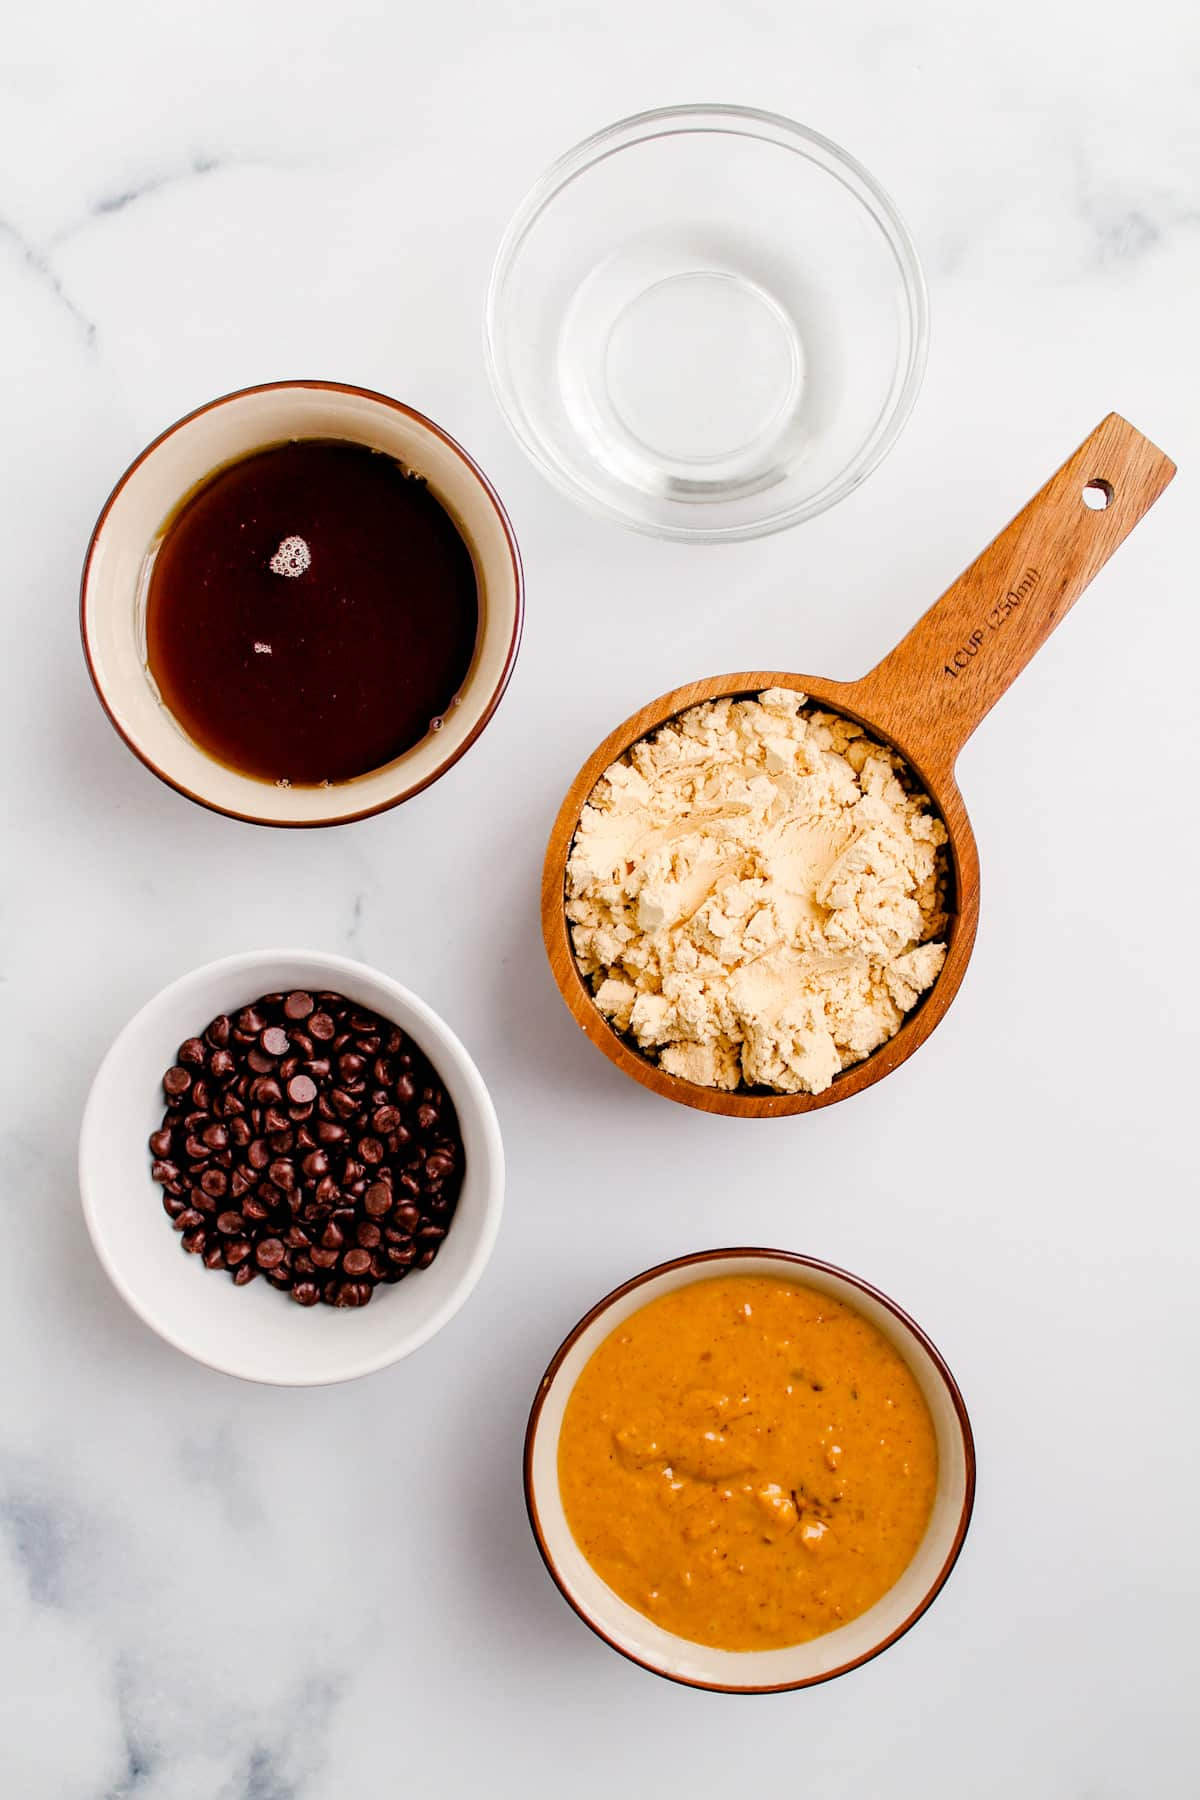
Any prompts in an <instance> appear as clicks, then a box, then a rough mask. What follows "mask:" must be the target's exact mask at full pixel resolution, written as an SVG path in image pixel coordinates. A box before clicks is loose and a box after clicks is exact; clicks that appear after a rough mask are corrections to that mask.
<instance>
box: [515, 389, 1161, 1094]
mask: <svg viewBox="0 0 1200 1800" xmlns="http://www.w3.org/2000/svg"><path fill="white" fill-rule="evenodd" d="M1174 473H1175V466H1174V464H1173V463H1172V462H1170V461H1169V459H1168V458H1167V457H1165V456H1164V455H1163V454H1162V452H1161V451H1160V450H1158V449H1156V447H1155V446H1154V445H1153V444H1152V443H1151V442H1150V441H1149V439H1148V438H1144V437H1143V436H1142V435H1141V433H1140V432H1137V431H1135V430H1134V428H1133V426H1132V425H1129V424H1128V423H1127V422H1126V421H1125V420H1124V419H1122V418H1119V417H1118V416H1117V414H1115V413H1110V414H1109V416H1108V417H1107V418H1106V419H1105V420H1104V421H1103V423H1102V424H1101V425H1099V426H1098V427H1097V428H1096V430H1095V431H1094V432H1092V434H1091V436H1090V437H1088V438H1087V439H1085V441H1084V442H1083V443H1082V444H1081V445H1080V447H1079V449H1078V450H1077V451H1076V452H1075V453H1074V455H1073V456H1071V457H1069V458H1068V459H1067V461H1066V462H1065V463H1064V464H1063V465H1062V467H1061V468H1060V469H1059V470H1058V471H1057V472H1056V473H1055V474H1054V475H1052V476H1051V478H1050V480H1049V481H1048V482H1047V483H1046V485H1045V487H1043V488H1042V489H1041V491H1040V492H1039V493H1038V494H1037V495H1036V496H1035V497H1034V498H1033V499H1032V500H1031V501H1030V502H1029V505H1028V506H1026V507H1025V508H1024V509H1023V511H1022V512H1020V513H1019V514H1018V515H1017V517H1016V518H1015V519H1014V520H1013V521H1012V523H1011V524H1010V525H1008V526H1007V527H1006V528H1005V529H1004V530H1003V531H1002V532H1001V533H1000V535H999V536H998V537H996V538H994V539H993V540H992V542H991V543H990V544H989V545H988V547H987V549H986V550H985V551H984V552H983V554H982V555H981V556H979V557H977V558H976V560H975V561H974V562H973V563H972V564H971V566H970V568H968V569H966V570H965V571H964V572H963V574H962V575H960V576H959V578H958V580H957V581H955V582H953V583H952V584H951V586H950V587H949V588H947V589H946V592H945V593H944V594H943V595H942V596H941V598H940V599H939V600H937V601H935V603H934V604H933V606H931V607H930V609H929V611H928V612H926V613H925V614H924V615H923V616H922V617H921V618H920V619H919V620H918V621H917V623H916V625H914V627H913V629H912V630H911V631H910V632H909V633H908V635H907V637H905V638H904V639H903V640H902V641H901V642H900V643H899V644H898V645H897V646H896V648H895V649H894V650H893V651H892V652H891V654H890V655H888V656H886V657H884V659H883V661H882V662H881V663H879V664H877V666H876V667H875V668H874V669H872V670H871V671H870V673H869V674H867V675H865V676H863V677H862V678H861V679H860V680H858V681H850V682H840V681H826V680H824V679H822V678H821V677H820V676H814V675H799V674H795V673H789V672H786V671H780V670H778V669H753V670H743V671H741V672H740V673H737V674H731V675H714V676H710V677H709V678H708V679H706V680H704V681H693V682H689V683H688V684H687V685H686V686H684V687H679V688H675V689H673V690H672V692H671V693H669V694H663V695H662V696H660V698H659V699H657V700H653V701H651V702H650V704H649V705H648V706H644V707H642V708H641V710H640V711H639V712H636V713H634V714H633V716H632V717H631V718H628V719H626V720H625V721H624V723H623V724H621V725H619V726H618V727H617V729H616V730H615V731H613V732H611V733H610V734H609V736H608V737H607V738H605V740H604V742H603V743H602V744H600V745H598V746H597V748H596V750H595V751H594V752H593V754H592V755H591V756H590V757H589V758H588V760H587V762H586V763H585V764H584V766H583V768H582V769H581V770H580V771H579V774H578V775H577V776H576V777H575V780H574V781H573V782H572V784H571V787H570V789H569V790H568V793H567V795H566V798H565V799H564V801H563V803H562V806H561V808H560V809H559V813H558V816H557V818H556V819H555V821H554V826H553V829H552V831H551V833H550V842H549V845H548V846H547V850H546V860H545V864H544V867H543V872H542V933H543V937H544V939H545V944H546V951H547V955H548V956H549V959H550V967H551V969H552V971H553V974H554V979H555V981H556V982H557V983H558V987H559V990H560V992H561V993H562V996H563V998H564V1000H565V1001H566V1003H567V1005H568V1006H569V1007H570V1009H571V1012H572V1014H573V1016H574V1018H575V1020H576V1021H577V1023H578V1024H579V1026H580V1029H581V1030H582V1031H583V1032H584V1034H585V1036H586V1037H588V1038H590V1039H591V1041H592V1042H593V1043H594V1044H596V1045H597V1047H598V1048H599V1049H601V1050H603V1052H604V1054H605V1055H606V1056H607V1057H608V1058H609V1060H610V1061H612V1062H614V1063H615V1064H616V1065H617V1067H618V1068H619V1069H622V1070H623V1071H624V1073H625V1074H627V1075H631V1076H632V1077H633V1079H634V1080H635V1081H639V1082H641V1083H642V1085H643V1086H644V1087H648V1088H650V1089H651V1090H652V1091H653V1092H654V1093H657V1094H663V1095H665V1096H666V1097H667V1098H668V1099H671V1100H676V1101H679V1102H681V1103H682V1104H683V1105H685V1106H692V1107H696V1108H698V1109H699V1110H700V1111H703V1112H713V1113H724V1114H728V1115H729V1116H731V1117H735V1118H777V1117H783V1116H787V1115H790V1114H792V1113H799V1112H812V1111H815V1110H817V1109H818V1108H820V1107H823V1106H830V1105H833V1104H834V1103H835V1102H837V1101H839V1100H846V1099H848V1098H849V1097H850V1095H851V1094H857V1093H861V1092H862V1090H863V1089H864V1088H866V1087H870V1086H871V1085H872V1084H873V1083H874V1082H876V1081H879V1080H881V1079H882V1078H883V1076H885V1075H887V1074H890V1073H891V1071H892V1070H893V1069H895V1068H897V1067H898V1066H899V1065H900V1063H902V1062H904V1061H906V1060H907V1058H908V1057H910V1056H911V1055H912V1054H913V1052H914V1051H915V1050H917V1049H919V1047H920V1046H921V1044H923V1043H924V1042H925V1040H926V1038H927V1037H928V1036H929V1034H930V1032H932V1031H933V1029H934V1028H935V1026H936V1025H938V1024H939V1022H940V1021H941V1020H942V1019H943V1018H944V1017H945V1014H946V1011H947V1009H948V1007H949V1006H950V1003H951V1001H952V1000H953V999H954V996H955V994H956V993H957V992H958V989H959V986H960V984H961V982H962V978H963V976H964V974H965V973H966V968H967V963H968V961H969V959H970V955H971V948H972V946H973V944H974V942H975V931H976V927H977V924H978V920H979V857H978V852H977V850H976V847H975V837H974V833H973V832H972V830H971V824H970V820H969V819H968V817H967V812H966V807H965V806H964V804H963V800H962V796H961V795H960V794H959V791H958V787H957V784H956V783H955V780H954V764H955V761H956V759H957V756H958V752H959V750H960V749H961V748H962V746H963V744H964V743H965V742H966V740H967V738H968V737H969V736H970V734H971V732H972V731H973V730H974V729H975V726H976V725H977V724H978V723H979V721H980V720H981V719H982V718H983V717H984V715H985V714H986V713H987V712H989V711H990V710H991V708H992V707H993V706H994V705H995V703H996V701H997V700H998V699H999V698H1000V695H1001V694H1002V693H1003V692H1004V690H1005V689H1006V688H1007V687H1008V686H1009V684H1010V683H1011V682H1012V681H1014V680H1015V679H1016V677H1017V676H1018V675H1019V674H1020V672H1021V670H1022V669H1023V668H1024V667H1025V664H1026V663H1027V662H1028V661H1029V659H1030V657H1031V656H1033V655H1034V653H1035V652H1036V651H1037V650H1038V649H1039V648H1040V647H1041V645H1042V644H1043V643H1045V641H1046V639H1047V638H1048V637H1049V635H1050V633H1051V632H1052V631H1053V630H1054V627H1055V626H1056V625H1057V624H1058V623H1059V621H1060V620H1061V619H1062V618H1064V617H1065V615H1066V613H1067V612H1068V611H1069V610H1070V608H1071V607H1072V606H1073V605H1074V603H1075V601H1076V600H1077V599H1078V598H1079V596H1080V594H1081V593H1082V592H1083V590H1084V588H1085V587H1087V585H1088V583H1089V582H1090V581H1091V579H1092V577H1093V576H1094V575H1095V574H1096V573H1097V571H1098V570H1099V569H1101V568H1102V567H1103V566H1104V564H1105V563H1106V562H1107V561H1108V559H1109V557H1110V556H1111V555H1112V553H1113V551H1114V550H1115V549H1116V548H1117V546H1118V545H1119V544H1120V543H1121V542H1122V541H1123V540H1124V538H1125V537H1127V536H1128V534H1129V532H1130V531H1132V530H1133V527H1134V526H1135V525H1136V524H1137V523H1138V521H1139V519H1141V518H1142V517H1143V516H1144V514H1145V513H1146V512H1147V511H1148V510H1149V509H1150V507H1151V506H1152V505H1153V504H1154V502H1155V500H1157V499H1158V497H1159V495H1160V494H1161V493H1162V491H1163V489H1164V488H1165V487H1166V485H1167V483H1168V482H1169V481H1170V480H1171V477H1172V476H1173V475H1174ZM1089 483H1098V484H1103V488H1102V489H1100V490H1098V491H1102V492H1105V493H1106V495H1110V496H1111V497H1109V498H1108V504H1107V505H1106V506H1104V507H1103V508H1102V509H1099V510H1092V509H1091V508H1090V507H1089V506H1088V505H1087V504H1086V503H1085V501H1084V498H1083V494H1084V489H1085V487H1087V486H1088V484H1089ZM768 687H786V688H796V689H799V690H800V691H801V692H803V693H806V694H808V695H810V696H811V697H812V698H813V699H814V700H817V701H819V702H821V703H822V704H824V705H826V706H828V707H830V708H831V709H833V710H836V711H838V712H843V713H846V714H847V715H848V716H849V717H851V718H853V719H855V720H856V721H857V722H858V723H859V724H861V725H864V726H865V727H867V728H868V729H869V730H870V731H871V732H873V733H874V734H875V735H876V736H877V737H880V738H883V739H884V740H885V741H887V742H889V743H891V744H892V745H894V746H895V748H896V749H897V750H899V751H900V753H901V754H902V755H903V756H904V757H905V759H906V760H907V761H908V762H909V763H911V765H912V766H913V768H914V769H915V771H916V773H917V775H918V776H919V778H920V780H921V781H922V783H923V784H924V786H925V788H926V791H927V792H928V793H929V795H930V797H931V799H932V800H933V802H934V804H935V805H936V807H937V808H938V811H939V812H940V813H941V816H942V818H943V819H944V821H945V824H946V828H947V831H948V834H949V852H950V862H951V894H950V899H949V910H950V925H949V931H948V940H947V954H946V961H945V964H944V965H943V968H942V972H941V974H940V975H939V976H938V979H937V981H936V982H935V984H934V986H933V987H932V988H931V989H930V990H929V992H928V993H927V994H925V995H924V996H923V997H922V998H921V1000H920V1001H918V1003H917V1005H916V1006H915V1007H914V1009H913V1010H912V1012H911V1013H909V1014H908V1016H907V1017H906V1019H905V1022H904V1024H903V1025H902V1026H901V1028H900V1030H899V1031H898V1032H897V1033H896V1035H895V1037H894V1038H892V1039H890V1040H889V1042H888V1043H886V1044H884V1045H882V1046H881V1047H880V1048H879V1049H878V1050H876V1051H875V1052H874V1053H873V1054H872V1055H871V1056H869V1057H867V1058H866V1060H865V1061H863V1062H860V1063H856V1064H854V1065H853V1067H851V1068H849V1069H846V1070H844V1071H843V1072H842V1074H840V1075H839V1076H837V1078H836V1079H835V1081H834V1082H833V1085H832V1086H831V1087H829V1088H827V1089H826V1090H825V1092H824V1093H823V1094H775V1093H766V1092H764V1091H762V1090H760V1089H754V1090H749V1089H747V1090H736V1091H735V1092H733V1093H725V1092H722V1091H721V1090H719V1089H717V1088H707V1087H699V1086H697V1085H696V1084H695V1083H693V1082H689V1081H682V1080H680V1079H679V1077H678V1076H675V1075H668V1074H667V1073H666V1071H665V1070H663V1069H660V1068H659V1066H658V1064H657V1063H654V1062H651V1061H650V1060H649V1059H648V1058H647V1057H645V1056H643V1055H642V1054H641V1053H640V1052H639V1051H638V1050H637V1049H636V1048H635V1046H634V1045H633V1044H632V1043H631V1042H629V1041H627V1040H626V1039H625V1038H623V1037H622V1036H621V1035H620V1034H619V1033H618V1032H616V1031H614V1030H613V1028H612V1026H611V1025H610V1024H609V1023H608V1021H607V1019H605V1018H604V1016H603V1014H602V1013H600V1012H599V1011H598V1010H597V1008H596V1006H595V1004H594V1002H593V1000H592V997H591V991H590V989H589V988H588V986H587V983H586V982H585V980H584V978H583V976H582V975H581V974H580V972H579V968H578V965H577V964H576V962H575V956H574V952H573V950H572V948H571V940H570V932H569V929H568V925H567V918H566V912H565V910H564V900H563V886H564V879H565V869H566V862H567V857H568V855H569V853H570V848H571V843H572V840H573V839H574V836H575V829H576V826H577V825H578V822H579V815H580V813H581V812H582V810H583V806H584V803H585V802H586V800H587V798H588V796H589V795H590V794H591V792H592V789H593V788H594V787H595V785H596V783H597V781H598V780H599V779H600V777H601V775H603V773H604V771H605V769H607V768H608V767H609V765H610V764H611V763H613V762H616V760H617V759H618V757H620V756H621V755H623V754H624V752H625V751H626V750H627V749H628V748H629V746H630V745H631V744H633V743H636V742H637V740H638V739H639V738H642V737H646V736H647V735H648V734H649V733H651V732H653V731H656V730H657V729H658V727H659V726H660V725H662V724H663V723H664V722H665V721H666V720H667V719H670V718H673V717H674V716H675V714H677V713H680V712H683V711H685V710H686V709H687V708H688V707H690V706H697V705H700V704H701V703H702V702H704V701H707V700H716V699H719V698H720V697H721V696H722V695H725V694H753V693H758V692H760V691H761V690H762V689H763V688H768Z"/></svg>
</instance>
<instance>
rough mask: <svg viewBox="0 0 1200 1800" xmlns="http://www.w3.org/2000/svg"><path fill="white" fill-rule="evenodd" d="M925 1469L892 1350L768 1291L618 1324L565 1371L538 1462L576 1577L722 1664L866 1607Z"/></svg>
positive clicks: (665, 1303)
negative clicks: (554, 1435) (569, 1543)
mask: <svg viewBox="0 0 1200 1800" xmlns="http://www.w3.org/2000/svg"><path fill="white" fill-rule="evenodd" d="M937 1467H938V1463H937V1440H936V1437H935V1434H934V1428H933V1422H932V1420H931V1418H930V1416H929V1409H928V1407H927V1406H926V1404H925V1400H924V1397H923V1395H922V1394H921V1391H920V1389H919V1387H918V1386H917V1383H916V1380H915V1378H914V1377H913V1375H912V1373H911V1371H910V1370H909V1368H908V1365H907V1364H906V1363H905V1362H904V1360H903V1358H902V1357H901V1356H900V1354H899V1353H898V1351H896V1350H895V1349H893V1347H892V1345H891V1344H890V1343H889V1342H888V1341H887V1339H886V1338H885V1337H884V1336H883V1335H882V1334H881V1333H880V1332H879V1331H877V1330H876V1329H875V1327H874V1326H873V1325H871V1324H869V1323H868V1322H867V1320H866V1319H864V1318H863V1317H862V1316H861V1314H859V1313H856V1312H854V1311H853V1310H852V1309H851V1308H850V1307H848V1306H844V1305H842V1304H841V1302H839V1301H837V1300H834V1299H832V1298H830V1297H829V1296H828V1295H825V1294H819V1293H816V1292H815V1291H813V1290H812V1289H809V1288H805V1287H802V1286H800V1285H798V1284H796V1283H794V1282H790V1281H785V1280H779V1279H776V1278H773V1277H770V1276H765V1277H759V1276H733V1277H725V1278H718V1279H715V1280H708V1281H697V1282H692V1283H690V1284H689V1285H687V1286H685V1287H681V1288H677V1289H675V1290H674V1292H672V1293H669V1294H665V1295H663V1296H662V1297H661V1298H659V1299H657V1300H652V1301H651V1302H650V1303H649V1305H647V1306H644V1307H642V1308H641V1310H640V1311H638V1312H635V1313H633V1314H631V1316H630V1317H629V1318H627V1319H626V1320H624V1321H623V1323H622V1324H620V1325H619V1326H618V1327H617V1328H616V1330H615V1331H613V1332H612V1333H611V1334H610V1336H609V1337H607V1338H606V1339H605V1340H604V1342H603V1343H602V1344H601V1345H600V1347H599V1349H598V1350H597V1351H596V1352H595V1354H594V1355H593V1356H592V1357H591V1359H590V1361H589V1362H588V1363H587V1364H586V1365H585V1367H584V1369H583V1372H582V1374H581V1375H580V1377H579V1380H578V1381H577V1382H576V1384H575V1387H574V1389H573V1390H572V1393H571V1396H570V1399H569V1400H568V1402H567V1407H566V1412H565V1415H564V1418H563V1425H562V1432H561V1435H560V1438H559V1450H558V1479H559V1487H560V1491H561V1493H562V1499H563V1506H564V1509H565V1511H566V1515H567V1522H568V1524H569V1525H570V1527H571V1531H572V1532H573V1534H574V1536H575V1540H576V1542H577V1543H578V1545H579V1547H580V1549H581V1550H582V1551H583V1554H584V1555H585V1556H586V1557H587V1559H588V1561H589V1562H590V1563H591V1565H592V1567H593V1568H594V1569H595V1570H596V1573H597V1574H598V1575H600V1576H601V1578H602V1579H603V1580H604V1581H606V1582H607V1583H608V1585H609V1587H611V1588H612V1589H614V1591H615V1592H616V1593H618V1594H619V1595H620V1596H621V1598H622V1599H623V1600H626V1601H628V1603H629V1604H630V1605H631V1606H634V1607H636V1608H637V1610H638V1611H639V1612H641V1613H645V1614H646V1615H647V1617H649V1618H651V1619H654V1620H655V1621H656V1622H657V1623H658V1624H660V1625H662V1626H663V1627H664V1628H665V1629H666V1630H668V1631H672V1632H675V1633H676V1635H677V1636H680V1637H685V1638H689V1639H691V1640H692V1641H693V1642H695V1643H701V1644H710V1645H714V1646H715V1647H716V1648H718V1649H722V1650H769V1649H778V1648H781V1647H783V1646H785V1645H788V1644H798V1643H803V1642H805V1641H806V1640H807V1639H809V1638H814V1637H819V1636H821V1635H822V1634H823V1633H825V1632H827V1631H833V1630H836V1628H837V1627H838V1626H839V1625H843V1624H846V1623H847V1622H848V1621H849V1620H851V1619H854V1618H857V1617H858V1615H859V1614H860V1613H862V1612H865V1611H866V1609H867V1608H868V1607H869V1606H873V1605H874V1603H875V1602H876V1600H878V1599H879V1598H880V1597H881V1595H883V1594H885V1593H886V1592H887V1590H888V1589H889V1588H890V1587H892V1586H893V1585H894V1584H895V1583H896V1581H898V1580H899V1578H900V1576H901V1575H902V1574H903V1572H904V1570H905V1569H906V1568H907V1566H908V1564H909V1563H910V1562H911V1560H912V1558H913V1556H914V1555H915V1553H916V1550H917V1547H918V1545H919V1544H920V1542H921V1538H922V1537H923V1536H924V1533H925V1527H926V1525H927V1524H928V1522H929V1515H930V1512H931V1510H932V1506H933V1497H934V1491H935V1488H936V1485H937Z"/></svg>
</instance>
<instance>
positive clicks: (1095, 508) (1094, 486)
mask: <svg viewBox="0 0 1200 1800" xmlns="http://www.w3.org/2000/svg"><path fill="white" fill-rule="evenodd" d="M1112 497H1113V489H1112V482H1111V481H1104V480H1102V479H1101V477H1100V476H1098V475H1096V476H1093V478H1092V480H1091V481H1089V482H1088V483H1087V485H1086V487H1085V488H1084V490H1083V504H1084V505H1085V506H1087V507H1090V508H1091V510H1092V512H1103V511H1104V509H1105V507H1106V506H1111V505H1112Z"/></svg>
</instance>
